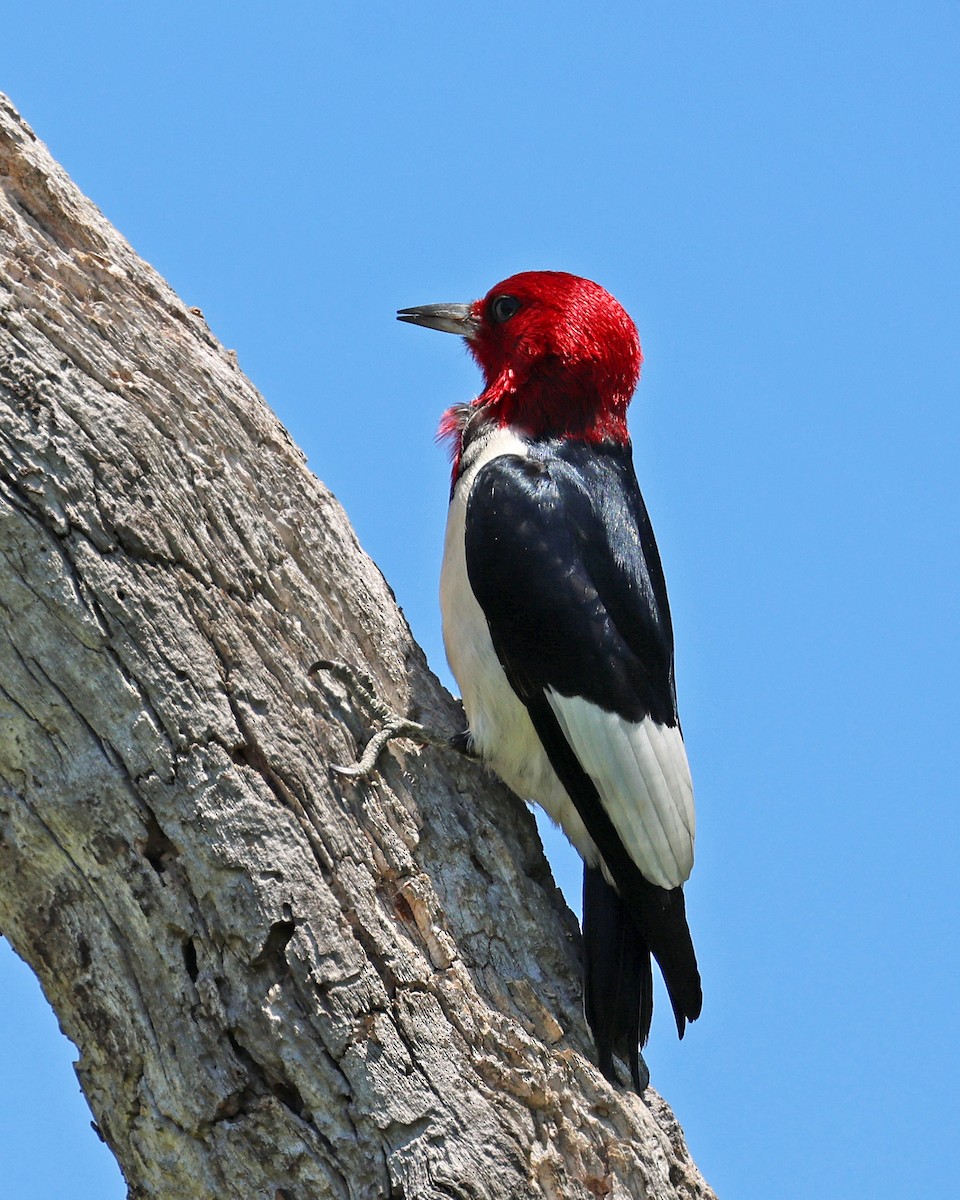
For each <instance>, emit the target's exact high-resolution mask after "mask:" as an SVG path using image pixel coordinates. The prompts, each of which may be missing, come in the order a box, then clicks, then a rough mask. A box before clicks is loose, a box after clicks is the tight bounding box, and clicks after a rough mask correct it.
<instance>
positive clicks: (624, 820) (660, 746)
mask: <svg viewBox="0 0 960 1200" xmlns="http://www.w3.org/2000/svg"><path fill="white" fill-rule="evenodd" d="M546 695H547V700H548V701H549V702H550V707H551V708H552V709H553V711H554V713H555V714H556V717H557V720H558V721H559V723H560V727H561V729H562V730H563V733H564V735H565V736H566V739H567V741H568V742H569V743H570V747H571V749H572V750H573V752H574V753H575V754H576V756H577V758H578V759H579V761H580V765H581V766H582V767H583V769H584V771H586V773H587V774H588V775H589V776H590V778H591V779H592V780H593V782H594V784H596V788H597V791H598V792H599V793H600V799H601V800H602V802H603V807H604V809H605V810H606V812H607V815H608V816H609V817H610V820H611V821H612V822H613V825H614V828H615V829H616V831H617V833H618V834H619V836H620V840H621V841H622V842H623V845H624V847H625V848H626V850H627V852H628V853H629V855H630V857H631V858H632V859H633V861H634V862H635V863H636V864H637V866H638V867H639V868H640V872H641V874H642V875H643V876H644V877H645V878H646V879H649V880H650V882H651V883H655V884H658V885H659V886H660V887H665V888H675V887H678V886H679V885H680V884H681V883H683V882H684V880H685V879H687V878H688V876H689V875H690V871H691V870H692V868H693V836H694V824H695V820H694V811H693V783H692V781H691V779H690V768H689V767H688V765H687V754H686V750H685V749H684V746H683V738H682V737H681V736H680V730H679V728H677V726H672V727H671V726H669V725H658V724H657V723H656V722H655V721H653V720H651V719H650V718H649V717H648V718H646V719H645V720H643V721H639V722H632V721H625V720H624V719H623V717H619V716H617V714H616V713H610V712H604V710H603V709H602V708H599V707H598V706H597V705H596V704H592V703H591V702H590V701H589V700H584V699H583V697H582V696H561V695H560V693H559V692H555V691H554V690H553V688H548V689H547V693H546Z"/></svg>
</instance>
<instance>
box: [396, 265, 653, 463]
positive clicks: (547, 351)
mask: <svg viewBox="0 0 960 1200" xmlns="http://www.w3.org/2000/svg"><path fill="white" fill-rule="evenodd" d="M400 318H401V320H407V321H412V322H413V323H415V324H420V325H429V326H430V327H432V328H435V329H443V330H446V331H448V332H450V333H459V334H461V335H462V336H463V337H465V338H466V339H467V345H468V346H469V348H470V353H471V354H472V355H473V356H474V358H475V359H476V360H477V362H478V363H479V365H480V368H481V370H482V371H483V375H484V389H483V392H482V393H481V394H480V395H479V396H478V397H477V399H476V400H474V402H473V405H474V407H483V408H485V409H486V410H487V411H488V412H489V414H490V417H491V419H493V420H495V421H497V422H498V423H499V424H503V425H507V424H510V425H517V426H519V427H520V428H521V429H523V430H524V431H525V432H527V433H529V434H531V435H532V436H534V437H551V436H555V437H572V438H580V439H583V440H585V441H591V442H599V441H621V442H622V441H626V439H627V405H628V404H629V403H630V399H631V397H632V395H633V390H634V388H635V387H636V385H637V380H638V378H639V376H640V364H641V362H642V361H643V356H642V354H641V351H640V341H639V338H638V337H637V330H636V326H635V325H634V323H633V321H631V319H630V318H629V316H627V314H626V312H625V311H624V309H623V308H622V307H621V306H620V305H619V304H618V303H617V301H616V300H614V298H613V297H612V296H611V295H610V294H609V292H606V291H604V289H603V288H602V287H600V286H599V285H598V284H596V283H592V282H591V281H590V280H589V279H581V278H579V277H578V276H576V275H568V274H566V272H564V271H524V272H522V273H521V274H519V275H511V277H510V278H509V279H505V280H504V281H503V282H502V283H498V284H497V285H496V287H494V288H491V290H490V291H489V292H488V293H487V294H486V296H484V298H483V299H482V300H475V301H474V302H473V304H469V305H453V304H451V305H427V306H425V307H423V308H418V309H404V310H402V311H401V313H400ZM460 424H461V422H460V421H456V420H454V421H451V420H450V419H449V414H448V417H447V418H445V420H444V424H443V425H442V426H441V433H442V434H443V433H453V432H455V431H456V429H457V428H458V427H459V425H460Z"/></svg>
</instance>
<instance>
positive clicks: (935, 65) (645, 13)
mask: <svg viewBox="0 0 960 1200" xmlns="http://www.w3.org/2000/svg"><path fill="white" fill-rule="evenodd" d="M0 68H2V69H0V89H2V90H3V91H5V92H6V93H7V94H8V95H9V96H10V97H11V98H12V100H13V101H14V103H15V104H16V105H17V106H18V107H19V108H20V110H21V111H22V113H23V115H24V116H25V117H26V119H27V120H28V121H29V122H30V123H31V124H32V125H33V126H34V128H35V130H36V131H37V133H38V134H39V136H40V137H41V138H42V139H43V140H44V141H46V142H47V143H48V145H49V146H50V147H51V149H52V151H53V153H54V155H55V156H56V157H57V158H58V159H59V160H60V161H61V162H62V163H63V165H64V166H65V167H66V169H67V170H68V171H69V172H70V173H71V174H72V176H73V177H74V179H75V180H76V181H77V182H78V183H79V185H80V186H81V187H82V188H83V189H84V190H85V191H86V192H87V193H88V194H89V195H90V196H91V197H92V198H93V199H94V200H95V201H96V202H97V204H98V205H99V206H100V207H101V208H102V209H103V211H104V212H105V213H106V215H107V216H108V217H109V218H110V219H111V220H112V221H113V222H114V223H115V224H116V225H117V226H118V227H119V228H120V229H121V231H122V232H123V233H124V234H126V236H127V237H128V238H129V239H130V241H131V242H132V243H133V245H134V246H135V247H136V248H137V250H138V251H139V252H140V253H141V254H142V255H143V256H144V257H145V258H147V259H148V260H149V261H150V262H152V263H153V264H154V266H155V267H156V268H157V269H158V270H159V271H160V272H161V273H162V274H163V275H164V276H165V277H166V278H167V279H168V280H169V281H170V282H171V284H172V285H173V286H174V287H175V288H176V289H177V290H178V291H179V292H180V294H181V295H182V296H183V298H184V300H185V301H186V302H187V303H188V304H191V305H197V306H199V307H200V308H202V309H203V311H204V313H205V314H206V316H207V319H208V320H209V322H210V325H211V327H212V329H213V330H214V332H215V333H216V334H217V336H218V337H220V338H221V340H222V341H223V342H224V343H225V344H226V345H227V346H229V347H232V348H234V349H235V350H236V351H237V353H238V356H239V361H240V364H241V366H242V367H243V369H244V370H245V371H246V372H247V374H248V375H249V376H250V377H251V378H252V379H253V381H254V382H255V383H256V385H257V386H258V387H259V388H260V389H261V391H262V392H263V394H264V396H265V397H266V399H267V401H268V403H270V405H271V406H272V407H273V408H274V409H275V410H276V411H277V412H278V414H279V415H280V417H281V419H282V420H283V422H284V423H285V424H286V425H287V427H288V428H289V429H290V430H291V432H292V433H293V435H294V437H295V438H296V439H297V441H298V442H299V443H300V444H301V445H302V446H303V447H304V449H305V450H306V451H307V453H308V454H309V457H310V463H311V466H312V467H313V469H314V470H315V471H316V472H317V473H318V475H320V477H321V478H322V479H324V480H325V482H326V483H327V484H329V485H330V486H331V487H332V488H333V490H334V491H335V492H336V494H337V495H338V497H339V498H340V500H341V501H342V502H343V503H344V505H345V507H346V509H347V511H348V513H349V515H350V517H351V519H352V520H353V522H354V524H355V526H356V528H357V531H358V533H359V536H360V539H361V541H362V543H363V545H364V547H365V548H366V549H367V550H368V551H369V553H370V554H372V556H373V557H374V558H375V560H376V561H377V562H378V564H379V565H380V567H381V569H382V570H383V572H384V574H385V575H386V577H387V579H388V580H389V582H390V583H391V584H392V586H393V587H394V589H395V591H396V593H397V597H398V599H399V601H400V603H401V605H402V606H403V608H404V610H405V612H406V614H407V617H408V618H409V620H410V621H411V624H412V626H413V629H414V632H415V634H416V635H417V637H418V639H419V640H420V641H421V643H422V644H423V646H424V647H425V649H426V651H427V653H428V655H429V657H430V660H431V662H432V664H433V666H434V668H435V669H436V670H437V671H438V672H440V673H441V674H442V675H443V676H444V678H446V679H449V677H448V676H447V675H446V672H445V669H444V665H443V652H442V646H441V642H440V634H439V617H438V612H437V601H436V582H437V574H438V569H439V559H440V546H441V538H442V530H443V523H444V518H445V502H446V488H447V472H448V467H447V463H446V461H445V456H444V453H443V452H442V451H441V450H440V449H439V448H438V447H437V446H436V445H435V444H434V441H433V436H434V431H435V427H436V423H437V419H438V416H439V414H440V412H441V410H442V409H443V408H445V407H446V406H447V405H448V404H450V403H452V402H454V401H456V400H459V399H469V398H471V397H472V396H473V395H474V394H475V392H476V387H477V375H476V371H475V369H474V367H473V366H472V364H471V362H470V360H469V359H468V357H467V355H466V354H465V353H464V352H463V350H462V349H461V347H460V346H459V345H458V343H457V342H456V341H455V340H454V339H453V338H449V337H447V338H445V337H442V336H440V335H438V334H431V333H428V332H426V331H423V330H419V329H411V328H410V327H407V326H401V325H398V324H396V323H395V321H394V319H393V313H394V310H395V309H396V308H398V307H401V306H405V305H412V304H421V303H428V302H431V301H440V300H468V299H471V298H473V297H475V296H477V295H480V294H482V293H484V292H485V291H486V290H487V289H488V288H489V287H490V286H491V285H492V284H494V283H495V282H497V281H498V280H499V279H501V278H503V277H505V276H506V275H509V274H511V273H513V272H514V271H518V270H524V269H529V268H556V269H562V270H568V271H573V272H575V273H579V274H584V275H588V276H590V277H592V278H594V279H597V280H598V281H599V282H601V283H602V284H604V285H605V286H606V287H608V288H609V289H610V290H611V291H612V292H613V293H614V294H615V295H616V296H617V297H618V298H619V299H620V300H621V301H622V302H623V303H624V304H625V306H626V307H627V308H628V310H629V311H630V312H631V313H632V315H633V316H634V318H635V319H636V321H637V324H638V326H639V328H640V333H641V338H642V341H643V345H644V351H645V354H646V363H645V368H644V376H643V380H642V382H641V386H640V390H639V393H638V397H637V400H636V402H635V404H634V407H633V409H632V418H631V429H632V432H633V437H634V443H635V448H636V459H637V468H638V473H639V475H640V479H641V483H642V485H643V488H644V492H645V495H646V498H647V502H648V505H649V507H650V509H651V512H652V515H653V519H654V523H655V526H656V529H657V534H658V538H659V541H660V547H661V551H662V554H663V558H664V563H665V568H666V571H667V578H668V583H669V586H670V591H671V598H672V603H673V610H674V620H675V624H676V627H677V641H678V680H679V690H680V703H681V714H682V718H683V723H684V731H685V734H686V738H687V742H688V747H689V752H690V758H691V762H692V766H693V770H694V778H695V782H696V785H697V798H698V809H699V829H698V846H697V853H698V860H697V865H696V868H695V871H694V875H693V878H692V880H691V882H690V884H689V886H688V911H689V914H690V918H691V924H692V927H693V931H694V937H695V940H696V942H697V946H698V951H699V955H700V960H701V967H702V972H703V976H704V991H705V1005H704V1014H703V1017H702V1018H701V1020H700V1021H699V1022H698V1023H697V1024H696V1025H695V1026H694V1027H693V1028H692V1029H691V1030H690V1031H689V1032H688V1035H687V1037H686V1038H685V1040H684V1042H683V1043H682V1044H677V1043H676V1040H675V1037H674V1035H673V1033H672V1031H671V1026H672V1021H671V1020H670V1019H669V1017H668V1015H667V1013H666V1012H665V1011H664V1006H663V1004H662V1003H661V1005H660V1010H659V1014H658V1017H657V1018H656V1019H655V1022H654V1032H653V1037H652V1041H651V1044H650V1047H649V1053H648V1061H649V1063H650V1066H651V1070H652V1074H653V1081H654V1084H655V1086H657V1087H658V1089H659V1090H660V1091H661V1092H662V1093H663V1094H664V1095H665V1096H666V1097H667V1099H668V1100H669V1101H670V1102H671V1104H673V1106H674V1107H675V1109H676V1112H677V1115H678V1117H679V1119H680V1121H681V1123H682V1124H683V1126H684V1128H685V1130H686V1132H687V1136H688V1140H689V1143H690V1146H691V1150H692V1152H693V1154H694V1156H695V1157H696V1159H697V1161H698V1163H699V1164H700V1166H701V1168H702V1169H703V1171H704V1173H705V1175H706V1177H707V1178H708V1180H709V1181H710V1182H711V1183H712V1184H713V1186H714V1187H715V1188H716V1189H717V1191H718V1192H719V1193H720V1195H721V1196H722V1197H724V1200H732V1198H733V1197H743V1198H747V1200H761V1198H763V1200H766V1198H767V1197H769V1196H772V1195H776V1196H777V1197H778V1198H779V1200H794V1198H797V1200H800V1198H801V1197H809V1196H811V1195H821V1194H822V1195H829V1196H831V1197H832V1198H836V1200H846V1198H850V1200H853V1198H854V1197H856V1198H860V1197H863V1196H868V1195H881V1194H882V1195H884V1196H885V1197H890V1198H899V1197H903V1198H907V1197H915V1196H918V1195H923V1194H938V1193H939V1192H940V1191H942V1186H943V1184H942V1181H943V1180H944V1179H949V1178H953V1177H955V1176H956V1174H957V1172H958V1169H960V1151H958V1147H960V1128H958V1125H960V1120H958V1115H957V1114H958V1111H960V1109H958V1105H957V1103H956V1078H957V1073H958V1070H960V1054H958V1041H960V1037H958V1035H960V1018H958V1014H957V1008H958V1006H957V1001H956V997H955V993H956V989H957V986H958V983H960V963H958V958H960V954H958V945H957V910H958V901H960V882H958V878H960V877H958V872H957V869H956V855H957V847H958V842H960V836H958V835H960V816H958V812H960V806H958V803H957V791H958V788H957V777H956V763H955V759H956V750H957V743H958V732H957V731H958V729H960V704H958V698H957V679H958V675H960V653H958V638H957V632H956V627H957V616H958V604H957V591H958V584H960V562H958V550H957V544H958V536H957V529H958V524H960V487H958V483H957V474H958V448H960V438H958V434H960V417H958V402H960V337H958V334H960V311H958V310H960V298H958V279H960V247H958V237H957V227H958V212H960V169H958V168H960V161H958V160H960V149H958V147H960V137H958V132H957V130H958V116H960V112H958V109H960V7H958V6H957V5H956V4H955V3H952V2H948V0H940V2H935V0H920V2H919V3H917V2H916V0H914V2H913V3H909V4H908V3H905V2H904V3H887V2H884V0H879V2H877V0H874V2H873V3H869V4H868V3H850V2H847V0H839V3H837V2H834V3H831V4H827V3H825V2H823V0H811V2H809V3H807V4H803V5H800V4H795V5H772V4H760V3H757V2H753V3H745V2H737V0H730V2H728V3H725V4H722V5H719V4H718V5H706V4H697V5H693V4H676V5H665V4H650V3H645V2H642V0H631V2H630V3H626V2H623V3H609V4H607V3H604V4H598V5H594V6H592V7H589V8H588V7H587V6H572V5H571V6H562V5H557V4H555V3H554V4H547V3H543V2H540V0H533V2H530V3H524V4H517V3H511V4H507V3H500V2H498V0H491V2H488V3H487V4H485V5H483V6H482V7H481V6H464V5H449V4H439V3H435V2H433V0H426V2H424V3H420V4H417V5H412V6H411V5H404V6H401V5H395V4H386V3H382V2H379V0H378V2H370V3H366V4H364V5H357V6H346V5H342V6H333V5H313V4H302V3H298V4H283V5H276V6H267V5H245V4H235V5H232V6H230V7H229V8H227V7H226V6H216V7H215V6H213V5H207V6H198V5H196V4H185V3H182V2H180V0H169V2H168V3H166V4H164V5H163V6H154V5H146V4H145V5H129V4H119V3H116V4H106V3H87V4H84V5H76V4H67V3H44V2H43V0H38V2H37V3H34V4H31V5H26V4H21V5H18V6H15V9H14V10H12V11H11V12H9V13H7V14H6V15H5V17H4V37H3V46H2V48H0ZM548 842H549V851H550V854H551V859H552V861H553V862H554V864H555V869H556V872H557V876H558V879H559V880H560V882H561V883H562V885H563V886H564V887H565V889H566V890H567V892H568V894H569V895H570V896H571V899H572V901H574V902H576V901H577V899H578V896H577V893H578V888H579V883H578V876H579V868H578V865H577V862H576V860H575V859H574V858H573V857H572V855H571V853H570V852H565V851H564V849H563V847H562V845H560V843H559V842H558V839H557V838H556V837H550V838H549V839H548ZM0 975H2V978H0V1020H2V1025H3V1028H4V1030H5V1031H6V1034H5V1037H4V1039H3V1044H2V1046H0V1162H2V1164H3V1167H2V1170H3V1178H4V1191H5V1192H9V1194H10V1195H16V1196H18V1197H19V1198H20V1200H33V1198H41V1197H42V1198H44V1200H46V1198H47V1197H50V1196H53V1195H69V1196H71V1197H72V1198H73V1200H87V1198H88V1197H90V1198H92V1197H97V1200H110V1198H111V1197H121V1196H122V1195H123V1194H124V1189H123V1187H122V1184H121V1181H120V1178H119V1174H118V1172H117V1170H116V1168H115V1167H114V1165H113V1163H112V1160H111V1158H110V1156H109V1154H108V1153H107V1152H106V1151H105V1150H104V1148H103V1147H102V1146H101V1145H100V1144H99V1143H98V1142H97V1140H96V1138H95V1136H94V1135H93V1133H92V1132H91V1131H90V1130H89V1125H88V1122H89V1112H88V1111H87V1110H86V1108H85V1105H84V1102H83V1101H82V1098H81V1097H80V1095H79V1090H78V1086H77V1084H76V1080H75V1077H74V1076H73V1073H72V1070H71V1068H70V1065H69V1064H70V1061H71V1058H72V1056H73V1055H72V1048H71V1047H70V1046H69V1045H68V1044H67V1043H66V1042H65V1040H64V1039H63V1038H62V1037H60V1035H59V1034H58V1033H57V1032H56V1024H55V1021H54V1019H53V1017H52V1015H51V1014H50V1012H49V1009H47V1008H46V1005H45V1002H43V1000H42V999H41V997H40V994H39V990H38V988H37V987H36V985H35V984H34V983H33V982H32V979H31V977H30V976H29V975H28V974H27V972H26V971H25V969H24V968H22V966H20V965H19V964H18V963H17V961H16V960H15V959H14V957H13V955H12V954H11V953H10V952H9V949H8V948H7V947H6V944H5V943H0ZM661 999H662V997H661Z"/></svg>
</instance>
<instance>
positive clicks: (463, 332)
mask: <svg viewBox="0 0 960 1200" xmlns="http://www.w3.org/2000/svg"><path fill="white" fill-rule="evenodd" d="M397 320H398V321H407V322H409V324H411V325H425V326H426V328H427V329H439V330H441V332H443V333H457V334H459V335H460V337H465V338H471V337H473V335H474V334H475V333H476V332H477V328H478V326H479V321H478V320H477V318H476V317H475V316H474V314H473V305H472V304H421V305H420V307H419V308H401V309H400V310H399V311H398V312H397Z"/></svg>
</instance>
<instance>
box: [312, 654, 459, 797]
mask: <svg viewBox="0 0 960 1200" xmlns="http://www.w3.org/2000/svg"><path fill="white" fill-rule="evenodd" d="M321 671H325V672H326V673H327V674H329V675H332V676H333V677H334V679H337V680H339V681H340V683H342V684H343V685H344V687H345V688H346V689H347V690H348V691H349V692H351V693H353V694H354V695H356V696H357V697H358V698H359V699H360V700H361V701H362V702H363V703H364V705H365V706H366V707H367V708H369V709H370V711H371V712H372V713H373V715H374V716H375V717H376V718H377V719H378V720H379V721H381V722H382V726H381V728H380V729H378V730H377V732H376V733H375V734H374V735H373V736H372V737H371V738H370V740H369V741H368V742H367V744H366V746H364V748H363V753H362V754H361V755H360V757H359V758H358V759H357V761H356V762H355V763H354V764H353V765H352V766H342V765H341V764H339V763H330V770H331V771H335V772H336V773H337V774H338V775H343V776H345V777H346V778H347V779H366V778H367V777H368V776H369V775H372V774H373V771H374V769H375V767H376V765H377V760H378V759H379V757H380V754H381V753H382V751H383V749H384V747H385V746H386V745H387V743H388V742H392V741H393V739H394V738H398V737H402V738H409V739H410V740H411V741H413V742H419V743H420V744H421V745H425V746H445V747H448V748H449V747H450V746H454V748H455V749H461V746H460V744H459V741H458V738H459V737H462V736H464V735H454V737H452V738H451V737H447V736H444V735H443V734H438V733H434V732H433V730H431V729H427V728H426V726H424V725H420V724H419V723H418V722H416V721H411V720H409V719H408V718H407V717H401V716H400V715H399V713H396V712H394V711H393V709H392V708H390V707H389V705H387V704H385V703H384V702H383V701H382V700H381V699H380V698H379V697H378V696H377V695H376V694H375V692H374V686H375V685H374V683H373V680H372V679H371V678H370V676H369V675H368V674H367V673H366V671H363V670H361V669H360V668H358V667H354V666H352V665H351V664H350V663H346V662H343V661H341V660H339V659H326V658H321V659H319V660H318V661H317V662H315V663H314V664H313V666H311V667H310V669H309V670H308V671H307V674H308V675H310V676H315V675H317V674H319V673H320V672H321ZM463 752H464V753H469V751H467V750H466V749H465V747H464V749H463Z"/></svg>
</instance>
